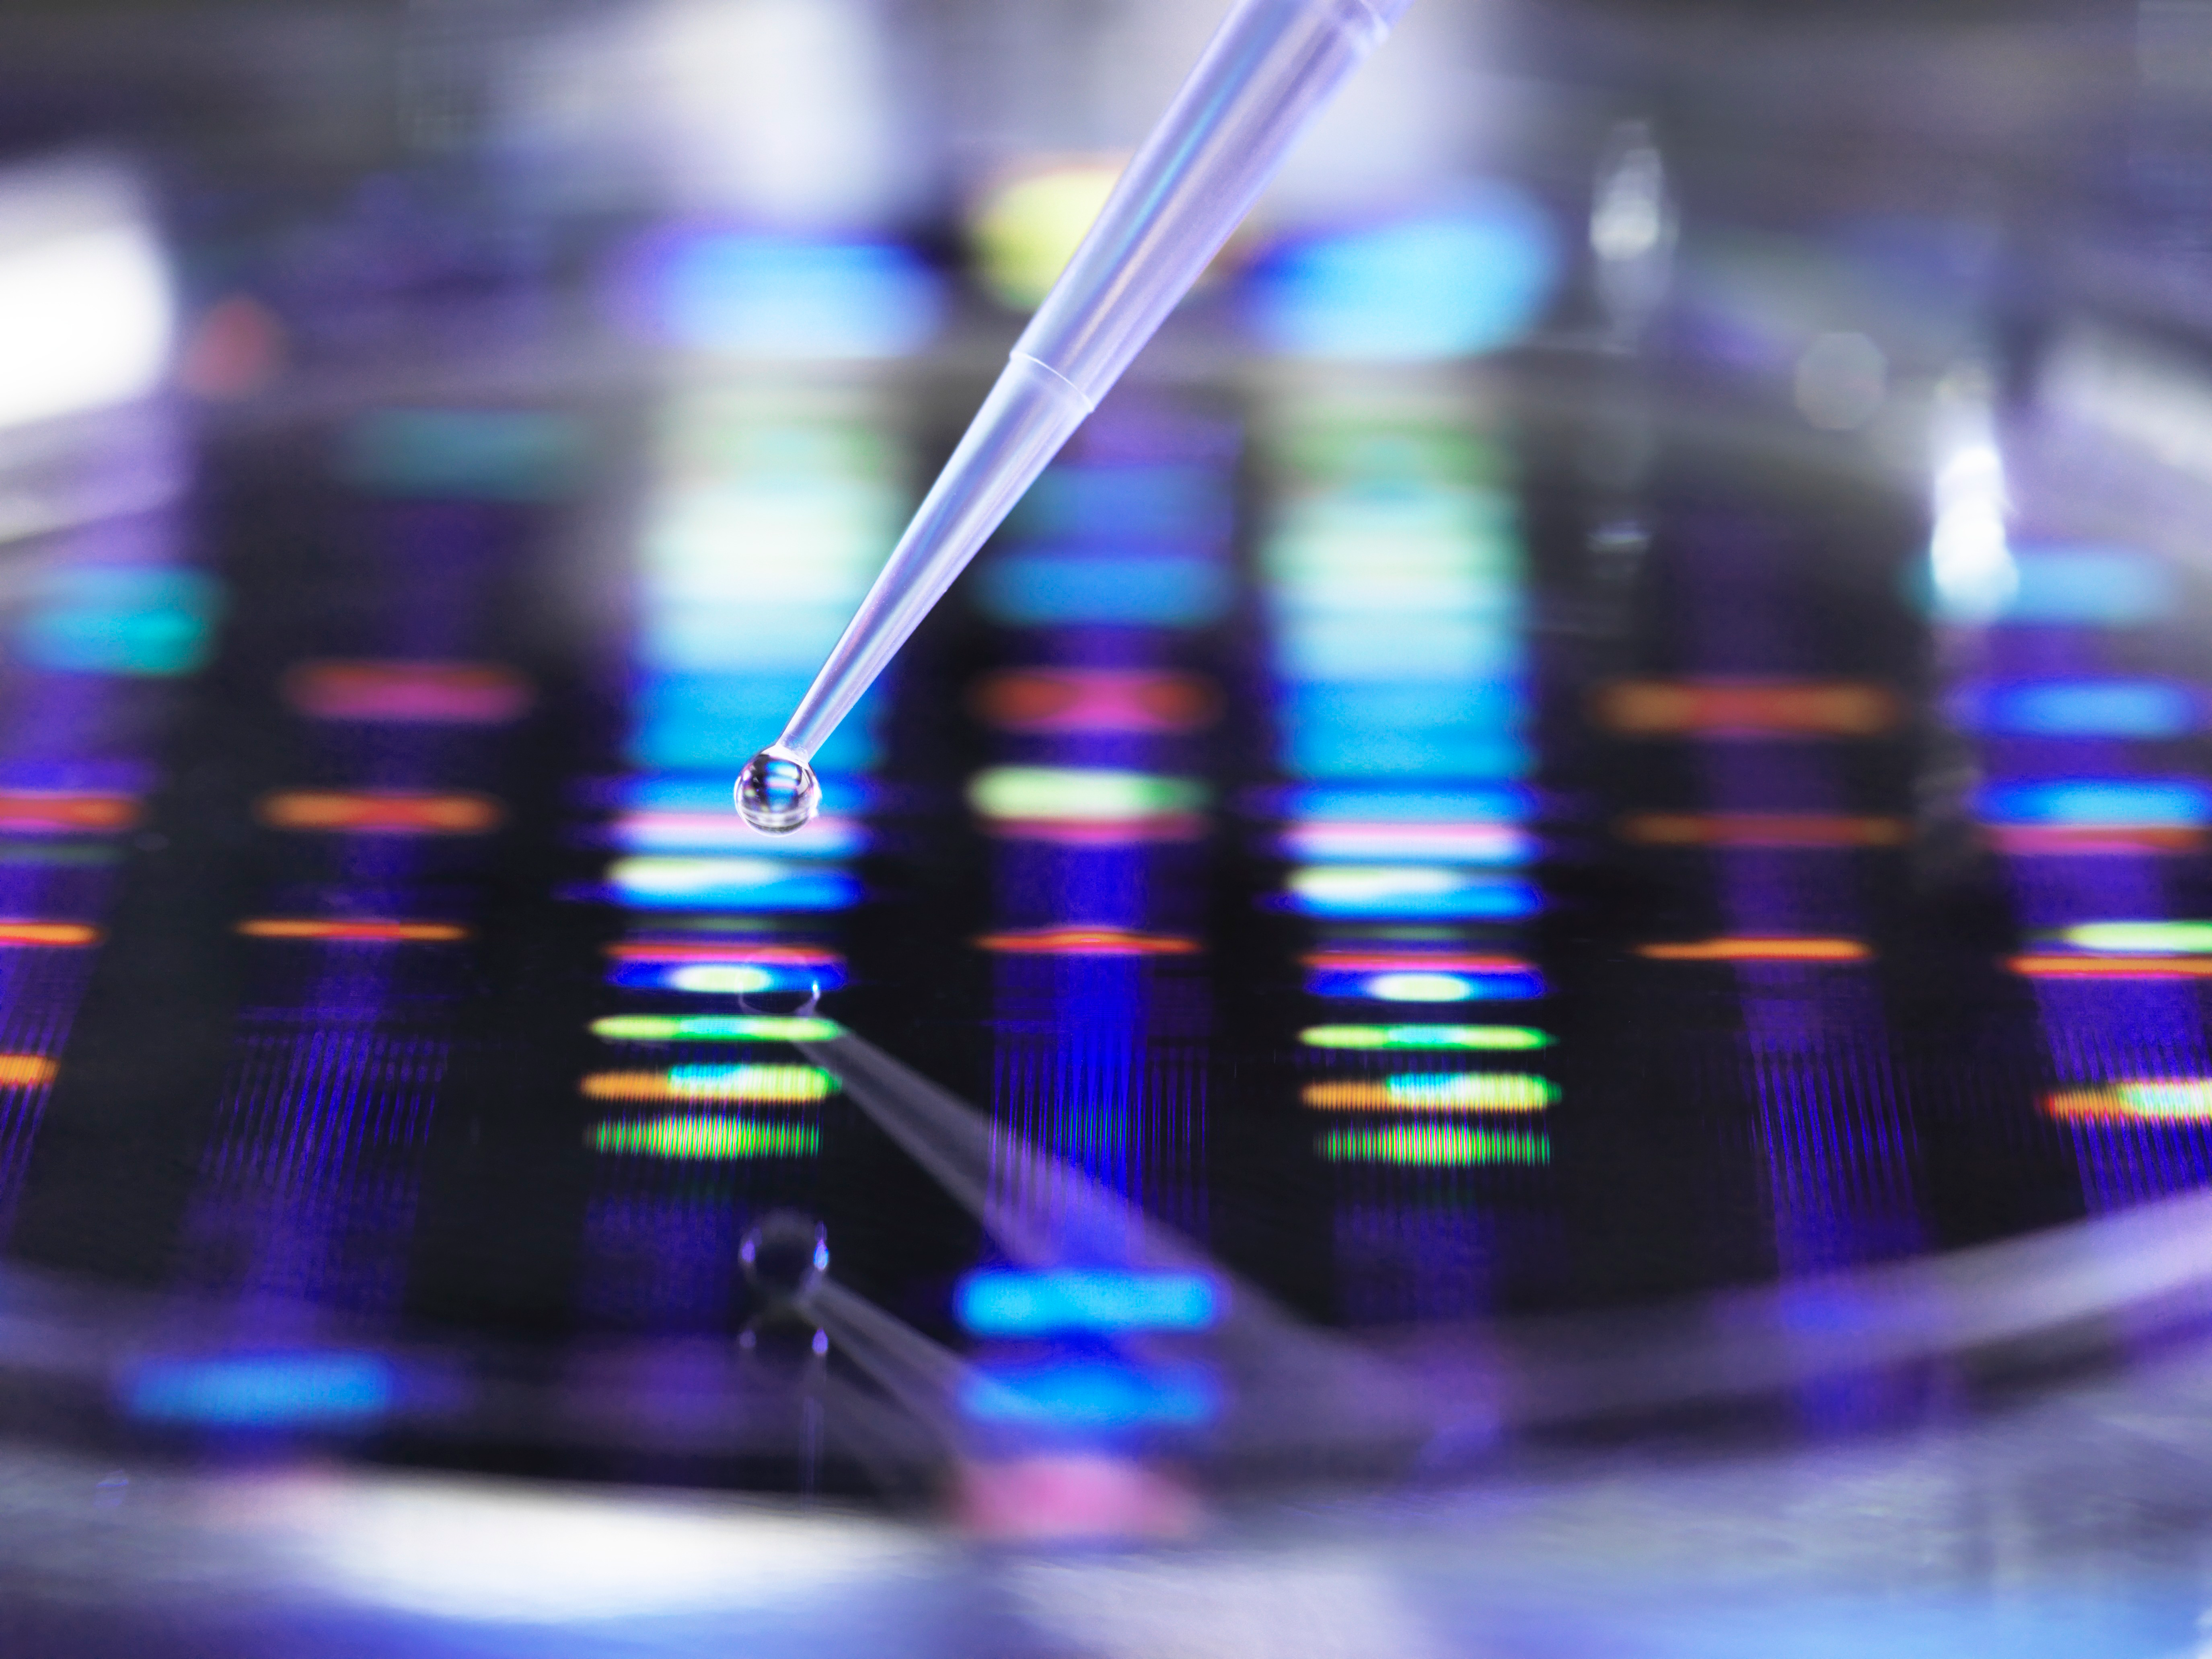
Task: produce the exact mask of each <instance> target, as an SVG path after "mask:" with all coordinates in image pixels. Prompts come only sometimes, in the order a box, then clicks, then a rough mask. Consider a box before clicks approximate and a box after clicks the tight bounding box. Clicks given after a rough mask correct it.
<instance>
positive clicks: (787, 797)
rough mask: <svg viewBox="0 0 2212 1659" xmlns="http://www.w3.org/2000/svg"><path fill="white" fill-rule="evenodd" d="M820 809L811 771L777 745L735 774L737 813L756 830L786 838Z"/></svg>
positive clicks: (819, 790) (819, 791) (818, 788)
mask: <svg viewBox="0 0 2212 1659" xmlns="http://www.w3.org/2000/svg"><path fill="white" fill-rule="evenodd" d="M821 805H822V785H821V782H820V781H819V780H817V778H816V777H815V775H814V769H813V768H812V767H811V766H809V765H808V764H807V763H805V761H803V760H801V759H799V757H798V756H796V755H794V754H793V753H792V752H791V750H788V749H786V748H785V747H783V745H782V744H769V746H768V747H767V748H765V749H763V750H761V751H760V753H759V754H757V755H755V756H754V757H752V758H751V759H750V760H749V761H747V762H746V763H745V769H744V771H742V772H740V773H738V815H739V816H740V817H743V818H744V821H745V822H746V823H750V825H752V827H753V828H754V829H761V830H765V831H766V832H767V833H768V834H769V835H771V836H787V835H789V834H790V833H791V832H792V831H793V830H794V829H798V828H799V826H800V825H802V824H804V823H807V822H808V821H809V820H810V819H811V818H812V817H813V816H814V814H815V813H816V811H818V810H819V809H820V807H821Z"/></svg>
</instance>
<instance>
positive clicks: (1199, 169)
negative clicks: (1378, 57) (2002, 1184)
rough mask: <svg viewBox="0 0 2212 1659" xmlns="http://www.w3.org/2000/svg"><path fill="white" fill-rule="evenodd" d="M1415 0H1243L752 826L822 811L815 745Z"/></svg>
mask: <svg viewBox="0 0 2212 1659" xmlns="http://www.w3.org/2000/svg"><path fill="white" fill-rule="evenodd" d="M1408 3H1410V0H1237V3H1236V5H1235V6H1234V7H1233V9H1231V11H1230V14H1229V15H1228V17H1227V19H1226V20H1225V21H1224V22H1223V23H1222V25H1221V27H1220V28H1219V29H1218V31H1216V33H1215V34H1214V36H1213V39H1212V41H1211V42H1210V43H1209V44H1208V45H1207V46H1206V52H1205V54H1204V55H1203V56H1202V57H1200V59H1199V60H1198V65H1197V67H1196V68H1195V69H1194V70H1192V71H1191V73H1190V77H1189V78H1188V80H1186V81H1185V82H1183V84H1182V90H1181V91H1180V92H1178V93H1177V94H1176V98H1175V101H1174V102H1173V103H1172V104H1170V106H1168V112H1167V113H1166V114H1165V115H1164V116H1163V117H1162V118H1160V123H1159V125H1158V126H1157V127H1155V128H1154V129H1153V130H1152V136H1151V137H1148V138H1147V139H1146V141H1145V143H1144V147H1143V148H1142V149H1139V151H1138V152H1137V155H1136V159H1135V160H1133V161H1131V162H1130V163H1129V165H1128V167H1127V169H1126V170H1125V171H1124V172H1123V173H1122V174H1121V179H1119V180H1118V181H1117V182H1116V183H1115V186H1114V189H1113V192H1112V193H1111V194H1110V195H1109V197H1107V198H1106V205H1105V206H1104V207H1103V208H1102V209H1100V210H1099V214H1098V217H1097V221H1096V222H1094V223H1093V224H1092V225H1091V229H1090V232H1089V233H1088V234H1086V235H1085V237H1084V239H1083V241H1082V244H1081V246H1079V247H1078V248H1077V249H1076V251H1075V254H1074V257H1073V258H1071V259H1070V260H1069V261H1068V263H1067V267H1066V270H1062V271H1061V272H1060V279H1059V280H1058V281H1057V282H1055V283H1054V284H1053V287H1052V291H1051V292H1050V293H1049V294H1048V295H1045V300H1044V303H1043V304H1042V306H1040V307H1038V308H1037V313H1036V316H1034V317H1033V318H1031V319H1030V325H1029V327H1028V328H1027V329H1025V330H1024V331H1023V333H1022V337H1021V338H1020V339H1018V341H1016V342H1015V343H1014V349H1013V351H1012V354H1011V355H1010V356H1009V357H1008V359H1007V362H1006V369H1005V372H1004V373H1002V374H1000V376H999V380H998V384H997V385H995V386H993V387H992V388H991V393H990V396H989V397H987V398H985V399H984V400H983V407H982V408H981V410H979V411H977V413H976V416H975V420H974V422H972V423H970V425H969V428H968V431H967V433H966V435H964V436H963V437H962V439H961V440H960V444H959V447H957V449H955V450H954V451H953V452H952V459H951V460H949V461H947V462H946V463H945V471H943V472H942V473H940V474H939V476H938V479H937V482H936V483H935V484H934V485H933V486H932V487H931V489H930V491H929V494H928V495H927V496H926V497H924V498H923V500H922V503H921V507H920V509H919V510H918V511H917V512H916V513H915V515H914V522H913V523H911V524H909V525H908V526H907V530H906V533H905V534H904V535H903V536H902V537H900V538H899V542H898V545H897V546H896V548H894V549H893V550H892V552H891V556H890V560H889V561H888V562H886V563H885V564H884V568H883V570H882V572H881V574H878V576H877V578H876V582H875V586H873V587H871V588H870V589H869V590H868V594H867V597H866V599H863V600H861V602H860V610H859V611H857V612H856V613H855V614H854V617H853V620H852V621H851V622H850V623H848V624H847V625H846V629H845V631H844V633H843V635H841V636H840V637H839V639H838V641H837V643H836V647H833V648H832V649H831V651H830V653H829V660H828V661H826V662H825V663H823V665H822V671H821V672H820V673H818V674H817V675H816V676H815V677H814V684H812V685H811V686H809V687H808V688H807V690H806V695H805V696H804V697H802V698H800V699H799V708H798V711H797V712H796V713H795V714H793V715H792V717H791V720H790V723H789V724H788V725H787V726H785V727H784V728H783V735H782V736H781V737H780V738H777V739H776V740H775V742H774V743H773V744H769V747H767V748H766V749H763V750H761V751H760V753H758V754H757V755H755V756H754V757H752V759H751V760H750V761H748V762H747V763H745V768H744V771H743V772H742V773H741V774H739V775H738V785H737V801H738V811H740V812H741V813H743V814H744V819H745V822H746V823H750V824H751V825H752V826H753V827H754V828H755V829H764V830H769V831H770V832H773V833H777V834H781V833H785V832H787V831H790V830H793V829H798V828H799V826H800V825H802V824H804V823H806V822H807V820H809V819H810V818H811V817H813V816H814V813H815V809H816V808H817V806H818V805H820V802H821V796H822V790H821V785H820V784H819V783H818V782H817V780H816V778H815V775H814V769H813V767H812V765H811V762H812V760H813V758H814V754H815V751H816V750H818V749H819V748H821V746H822V744H823V743H824V742H826V741H827V740H828V738H829V734H830V733H831V732H834V731H836V729H837V723H838V722H839V721H840V720H843V719H844V718H845V716H846V715H847V714H849V713H850V712H851V711H852V708H853V705H854V703H855V702H859V701H860V694H861V693H862V692H864V691H866V690H867V689H868V687H869V686H870V685H871V684H873V683H874V681H875V678H876V676H877V675H878V674H879V673H881V672H882V671H883V670H884V666H885V665H887V664H888V663H889V662H890V659H892V658H893V657H894V656H896V654H897V653H898V648H899V647H901V646H902V645H903V644H905V643H906V641H907V636H908V635H910V634H912V633H913V632H914V630H915V628H916V627H917V626H918V625H919V624H920V623H921V619H922V618H923V617H926V616H927V615H928V614H929V611H930V608H931V607H932V606H933V605H935V604H936V603H937V601H938V600H939V598H941V597H942V596H943V594H944V592H945V589H946V588H948V587H950V586H951V585H952V579H953V578H954V577H956V576H957V575H958V574H960V573H961V571H962V570H963V569H964V568H966V567H967V563H968V561H969V559H971V558H973V557H974V556H975V550H976V549H978V548H980V547H981V546H982V544H983V542H984V540H985V538H987V537H988V536H989V535H990V533H991V532H993V531H994V530H996V529H997V528H998V527H999V525H1000V521H1002V520H1004V519H1005V518H1006V514H1007V513H1010V512H1012V510H1013V507H1014V503H1015V502H1017V501H1019V500H1020V499H1021V498H1022V495H1023V493H1024V491H1026V490H1027V489H1029V487H1030V484H1031V483H1034V482H1035V481H1036V476H1037V474H1038V473H1040V472H1042V471H1044V468H1045V464H1046V463H1047V462H1048V461H1050V460H1051V459H1052V458H1053V457H1054V455H1056V454H1058V453H1060V446H1061V445H1063V444H1064V443H1066V441H1067V440H1068V438H1069V437H1070V436H1071V435H1073V433H1074V431H1075V428H1077V427H1079V426H1080V425H1081V424H1082V423H1083V420H1084V417H1085V416H1087V415H1089V414H1090V413H1091V410H1093V409H1094V408H1096V407H1097V404H1098V401H1099V399H1100V398H1103V397H1104V396H1105V395H1106V392H1108V390H1109V388H1110V387H1111V386H1113V384H1114V383H1115V381H1116V380H1120V379H1121V371H1122V370H1124V369H1125V368H1127V367H1128V366H1129V362H1130V360H1131V359H1132V358H1133V357H1134V356H1136V355H1137V353H1138V351H1139V349H1142V347H1143V346H1144V343H1145V342H1146V341H1147V340H1149V339H1150V338H1152V333H1153V331H1155V330H1156V329H1158V327H1159V325H1160V324H1161V323H1162V321H1164V319H1166V317H1167V314H1168V313H1169V312H1170V311H1171V310H1173V309H1174V308H1175V304H1176V301H1178V300H1180V299H1182V296H1183V295H1184V293H1185V292H1186V291H1188V289H1189V287H1190V285H1191V284H1192V283H1194V282H1195V281H1197V279H1198V276H1199V273H1200V271H1202V270H1205V269H1206V263H1207V262H1208V261H1209V260H1211V259H1212V258H1213V256H1214V254H1215V253H1216V252H1218V251H1219V250H1220V247H1221V245H1222V243H1224V242H1225V241H1226V240H1228V239H1229V233H1230V232H1231V231H1232V230H1234V229H1235V228H1237V224H1238V223H1239V222H1241V221H1242V220H1243V217H1244V216H1245V214H1246V213H1247V212H1248V211H1249V210H1250V209H1251V206H1252V204H1253V202H1254V200H1255V198H1256V197H1258V196H1259V194H1260V191H1261V188H1262V187H1263V186H1265V185H1266V184H1267V180H1268V179H1270V178H1271V177H1273V174H1274V172H1275V169H1276V167H1277V166H1278V165H1279V164H1280V162H1281V161H1282V159H1283V156H1284V155H1285V152H1286V151H1287V150H1288V149H1290V147H1291V141H1292V140H1293V139H1295V138H1296V137H1297V135H1298V134H1299V132H1300V131H1303V130H1304V127H1305V125H1306V124H1307V122H1308V121H1310V119H1312V118H1313V117H1314V115H1315V114H1316V112H1319V111H1320V109H1321V108H1322V106H1323V105H1325V104H1326V103H1327V102H1328V100H1329V98H1330V96H1331V95H1332V94H1334V92H1335V91H1336V89H1337V88H1338V87H1340V85H1342V84H1343V82H1344V81H1345V79H1346V76H1349V75H1350V74H1351V73H1352V70H1355V69H1357V68H1358V66H1359V64H1360V63H1361V62H1362V60H1364V58H1366V56H1367V54H1368V53H1369V52H1371V51H1373V50H1374V49H1375V47H1376V45H1377V44H1379V43H1380V42H1381V40H1382V39H1383V36H1384V35H1385V34H1387V33H1389V28H1390V26H1391V24H1393V23H1394V22H1395V21H1397V19H1398V16H1399V14H1400V13H1401V12H1403V11H1404V10H1405V9H1406V7H1407V4H1408Z"/></svg>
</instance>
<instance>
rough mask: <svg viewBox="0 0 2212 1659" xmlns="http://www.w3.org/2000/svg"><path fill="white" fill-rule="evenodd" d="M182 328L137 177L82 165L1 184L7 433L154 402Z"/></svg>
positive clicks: (0, 352) (27, 173)
mask: <svg viewBox="0 0 2212 1659" xmlns="http://www.w3.org/2000/svg"><path fill="white" fill-rule="evenodd" d="M174 325H175V319H174V315H173V301H172V299H171V296H170V287H169V272H168V267H167V261H166V259H165V258H163V257H162V253H161V247H160V245H159V244H158V243H157V242H156V241H155V237H154V234H153V231H152V230H151V228H149V225H148V223H147V215H146V211H145V207H144V204H143V202H142V201H141V200H140V197H139V195H138V191H137V188H136V187H135V185H132V183H131V181H130V179H127V178H125V176H124V175H122V174H121V173H117V172H114V171H112V170H111V169H109V168H106V167H99V166H92V165H84V164H76V165H62V166H55V167H43V168H34V169H20V170H16V171H14V172H11V173H7V174H5V175H4V176H0V362H4V363H6V364H7V366H8V371H7V373H6V374H5V375H0V427H14V426H24V425H27V424H30V423H31V422H38V421H46V420H52V419H53V418H55V417H57V416H64V415H75V414H79V413H82V412H83V411H86V410H94V409H104V408H108V407H112V406H113V405H115V404H125V403H130V402H131V401H133V400H135V399H137V398H143V397H145V396H147V395H148V394H149V393H150V392H153V391H154V390H155V387H156V386H159V385H160V383H161V376H162V374H163V373H164V372H165V371H166V369H167V367H168V359H169V352H170V346H171V335H172V331H173V328H174Z"/></svg>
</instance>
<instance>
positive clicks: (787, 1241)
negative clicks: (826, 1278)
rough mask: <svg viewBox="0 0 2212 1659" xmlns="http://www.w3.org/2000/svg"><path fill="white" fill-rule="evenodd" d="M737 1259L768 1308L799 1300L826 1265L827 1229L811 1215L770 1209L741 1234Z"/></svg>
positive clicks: (827, 1258)
mask: <svg viewBox="0 0 2212 1659" xmlns="http://www.w3.org/2000/svg"><path fill="white" fill-rule="evenodd" d="M738 1261H741V1262H743V1263H744V1269H745V1278H746V1279H747V1280H748V1281H750V1284H751V1285H752V1287H753V1289H754V1290H755V1291H757V1293H758V1294H759V1295H760V1296H761V1297H762V1298H763V1300H764V1301H765V1302H766V1303H767V1304H769V1307H770V1308H772V1309H773V1308H779V1307H781V1306H784V1305H785V1304H789V1303H793V1302H799V1301H802V1300H804V1299H805V1297H806V1295H807V1293H808V1292H809V1291H812V1290H813V1289H814V1287H815V1286H816V1285H819V1284H820V1283H821V1282H822V1275H823V1273H827V1272H828V1271H829V1229H828V1228H826V1227H824V1226H823V1225H822V1224H821V1223H820V1222H818V1221H817V1220H816V1219H815V1218H813V1217H812V1216H811V1215H802V1214H800V1213H799V1212H798V1211H796V1210H772V1211H770V1212H769V1214H768V1215H767V1216H765V1217H764V1218H763V1219H762V1221H761V1223H760V1225H758V1226H757V1227H755V1228H754V1229H753V1230H752V1231H750V1232H749V1233H747V1234H746V1235H745V1237H744V1243H742V1244H741V1245H739V1246H738Z"/></svg>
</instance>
